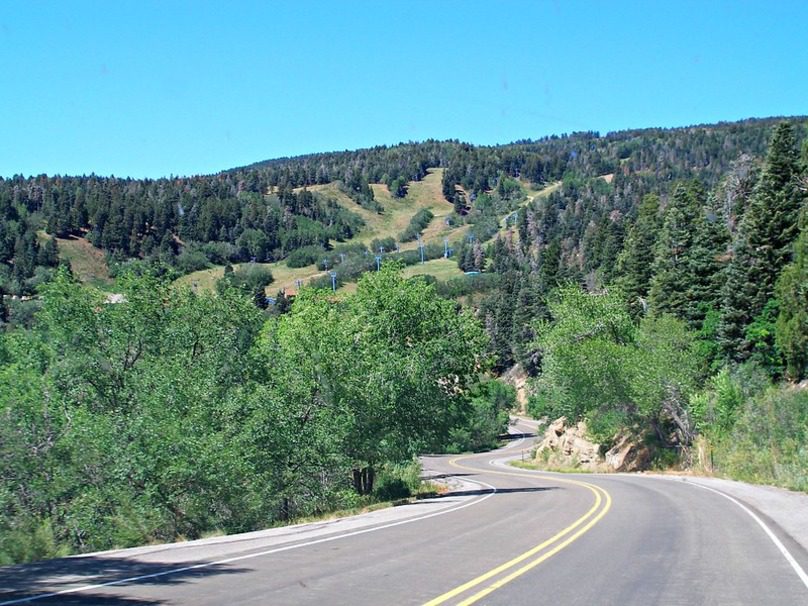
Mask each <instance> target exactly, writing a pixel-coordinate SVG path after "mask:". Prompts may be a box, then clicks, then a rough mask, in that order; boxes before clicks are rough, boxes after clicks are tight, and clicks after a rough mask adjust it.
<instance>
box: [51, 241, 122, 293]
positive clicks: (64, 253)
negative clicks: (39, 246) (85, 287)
mask: <svg viewBox="0 0 808 606" xmlns="http://www.w3.org/2000/svg"><path fill="white" fill-rule="evenodd" d="M56 245H57V246H58V247H59V258H60V259H63V260H65V261H67V262H68V263H70V269H71V270H72V272H73V274H74V275H75V276H76V277H77V278H78V279H79V280H80V281H81V282H84V283H86V284H92V285H93V286H97V287H99V288H104V287H107V286H109V285H110V284H112V278H111V277H110V275H109V268H108V267H107V260H106V256H105V255H104V253H103V251H101V250H99V249H97V248H95V247H94V246H93V245H92V244H90V243H89V242H88V241H87V240H85V239H84V238H75V237H71V238H56Z"/></svg>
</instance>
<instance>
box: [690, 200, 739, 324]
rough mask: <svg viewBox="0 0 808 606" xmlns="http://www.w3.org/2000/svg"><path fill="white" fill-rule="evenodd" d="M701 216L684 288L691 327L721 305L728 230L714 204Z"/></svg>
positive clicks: (694, 236) (699, 322) (694, 237)
mask: <svg viewBox="0 0 808 606" xmlns="http://www.w3.org/2000/svg"><path fill="white" fill-rule="evenodd" d="M712 202H713V204H712V205H711V206H713V208H710V209H708V212H707V215H706V216H702V217H700V219H699V221H698V222H697V226H696V231H695V233H694V235H693V245H692V248H691V251H690V255H689V262H690V286H689V288H688V290H687V298H688V305H687V308H686V310H685V313H686V319H687V321H688V322H689V323H690V326H691V327H692V328H695V329H696V330H700V329H701V323H702V322H703V320H704V317H705V315H706V314H707V313H708V312H709V311H710V310H717V309H719V308H720V307H721V287H722V285H723V279H724V270H725V268H726V262H727V247H728V245H729V230H728V229H727V226H726V225H725V224H724V222H723V221H722V220H721V218H720V216H719V214H718V213H717V212H716V209H715V208H714V203H715V201H714V200H713V201H712Z"/></svg>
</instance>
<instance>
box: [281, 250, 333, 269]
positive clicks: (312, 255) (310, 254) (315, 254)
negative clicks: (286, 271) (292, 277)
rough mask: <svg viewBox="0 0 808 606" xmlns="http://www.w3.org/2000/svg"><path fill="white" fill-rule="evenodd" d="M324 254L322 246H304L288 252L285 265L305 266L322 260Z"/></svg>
mask: <svg viewBox="0 0 808 606" xmlns="http://www.w3.org/2000/svg"><path fill="white" fill-rule="evenodd" d="M325 254H326V251H325V249H324V248H323V247H322V246H304V247H303V248H298V249H295V250H293V251H292V252H290V253H289V256H288V257H286V265H287V266H288V267H293V268H295V267H306V266H307V265H313V264H314V263H318V262H320V261H322V260H323V256H324V255H325Z"/></svg>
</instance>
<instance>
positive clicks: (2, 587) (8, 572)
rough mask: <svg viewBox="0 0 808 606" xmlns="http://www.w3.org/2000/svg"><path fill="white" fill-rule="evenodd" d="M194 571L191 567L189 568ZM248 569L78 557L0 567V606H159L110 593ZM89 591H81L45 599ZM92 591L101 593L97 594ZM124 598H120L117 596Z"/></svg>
mask: <svg viewBox="0 0 808 606" xmlns="http://www.w3.org/2000/svg"><path fill="white" fill-rule="evenodd" d="M194 566H197V567H195V568H193V567H194ZM249 570H250V569H249V568H237V567H234V566H228V565H224V564H207V563H205V562H183V563H177V564H164V563H159V562H142V561H137V560H134V559H131V558H121V557H109V556H104V557H101V556H83V557H73V558H59V559H56V560H44V561H42V562H34V563H31V564H20V565H17V566H5V567H0V606H3V605H4V604H7V603H9V602H11V603H14V602H17V601H20V602H19V603H26V604H27V603H31V604H60V605H67V606H73V605H78V604H82V605H89V604H93V605H95V604H98V605H102V606H146V605H147V604H162V603H164V602H163V601H160V600H157V601H155V600H153V599H138V598H130V597H125V596H124V595H121V594H117V592H116V588H121V587H126V586H134V585H150V586H155V585H160V586H174V585H179V584H182V583H187V582H190V581H192V580H194V579H199V578H202V577H206V576H210V575H218V574H238V573H241V572H247V571H249ZM85 585H92V586H93V587H91V588H88V589H87V590H86V591H79V592H75V593H67V594H60V595H54V596H50V597H47V595H48V594H53V593H57V592H60V591H65V590H67V589H71V588H73V587H79V586H85ZM98 585H104V586H105V587H103V588H99V587H98ZM121 593H125V592H121Z"/></svg>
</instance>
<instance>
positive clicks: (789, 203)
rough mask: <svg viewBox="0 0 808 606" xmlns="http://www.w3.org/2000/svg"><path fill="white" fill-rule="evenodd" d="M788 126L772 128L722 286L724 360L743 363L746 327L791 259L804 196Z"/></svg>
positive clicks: (746, 350)
mask: <svg viewBox="0 0 808 606" xmlns="http://www.w3.org/2000/svg"><path fill="white" fill-rule="evenodd" d="M798 178H799V168H798V165H797V153H796V148H795V142H794V135H793V133H792V129H791V125H790V124H788V123H783V124H780V125H779V126H778V127H777V129H776V130H775V133H774V136H773V138H772V142H771V145H770V147H769V152H768V155H767V157H766V164H765V167H764V170H763V173H762V174H761V176H760V179H759V180H758V183H757V185H756V186H755V191H754V193H753V195H752V200H751V202H750V204H749V208H748V209H747V210H746V212H745V214H744V217H743V219H742V221H741V225H740V228H739V236H738V238H737V239H736V244H735V246H734V256H733V259H732V262H731V267H730V270H729V272H728V274H727V282H726V284H725V290H724V293H723V294H724V297H723V299H724V300H723V307H722V317H721V323H720V326H719V337H720V339H721V344H722V348H723V349H724V353H725V354H726V355H727V357H729V358H731V359H734V360H738V361H740V360H745V359H747V358H748V357H749V355H750V354H751V350H752V344H751V343H750V341H749V339H748V338H747V336H746V329H747V327H748V326H749V325H750V324H751V323H752V322H753V320H754V319H755V318H757V317H758V316H759V315H760V314H761V313H762V312H763V308H764V307H765V306H766V303H767V302H768V301H769V299H771V298H772V296H773V295H774V286H775V282H776V280H777V276H778V275H779V274H780V272H781V271H782V270H783V268H784V267H785V266H786V265H787V264H788V263H789V262H790V261H791V255H792V252H791V244H792V242H793V240H794V238H795V236H796V234H797V213H798V212H799V208H800V203H801V196H802V192H801V191H800V189H799V187H798V186H797V184H798Z"/></svg>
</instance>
